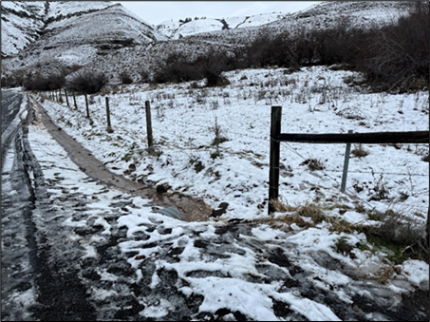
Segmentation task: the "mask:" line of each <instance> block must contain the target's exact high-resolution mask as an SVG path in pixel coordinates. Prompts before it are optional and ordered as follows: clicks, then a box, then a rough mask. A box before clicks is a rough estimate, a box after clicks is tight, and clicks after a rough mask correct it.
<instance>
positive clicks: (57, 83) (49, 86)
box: [23, 74, 66, 91]
mask: <svg viewBox="0 0 430 322" xmlns="http://www.w3.org/2000/svg"><path fill="white" fill-rule="evenodd" d="M65 82H66V81H65V78H64V74H60V75H55V74H53V75H48V76H45V77H44V76H40V75H37V76H34V77H31V76H29V77H28V78H27V79H26V80H25V81H24V83H23V86H24V88H25V89H26V90H30V91H32V90H36V91H52V90H57V89H60V88H62V87H63V85H64V84H65Z"/></svg>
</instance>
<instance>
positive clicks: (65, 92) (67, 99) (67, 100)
mask: <svg viewBox="0 0 430 322" xmlns="http://www.w3.org/2000/svg"><path fill="white" fill-rule="evenodd" d="M64 96H66V103H67V107H70V104H69V97H68V96H67V91H66V89H64Z"/></svg>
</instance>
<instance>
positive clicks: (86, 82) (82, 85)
mask: <svg viewBox="0 0 430 322" xmlns="http://www.w3.org/2000/svg"><path fill="white" fill-rule="evenodd" d="M107 82H108V78H107V76H106V75H105V74H104V73H103V72H100V71H95V70H85V71H80V72H78V73H77V74H76V75H75V76H74V77H73V78H72V79H70V80H69V81H68V84H67V87H68V88H69V89H70V90H72V91H75V92H81V93H86V94H95V93H97V92H99V91H100V90H101V89H102V88H103V86H104V85H106V84H107Z"/></svg>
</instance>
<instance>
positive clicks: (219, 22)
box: [157, 12, 287, 39]
mask: <svg viewBox="0 0 430 322" xmlns="http://www.w3.org/2000/svg"><path fill="white" fill-rule="evenodd" d="M286 16H287V14H285V13H281V12H278V13H276V12H274V13H262V14H258V15H254V16H244V17H229V18H222V19H212V18H211V19H210V18H204V19H195V20H192V21H189V22H184V21H178V22H174V21H165V22H163V23H161V24H159V25H158V26H157V30H158V31H160V32H161V33H163V34H164V35H165V36H167V37H169V38H171V39H179V38H181V37H186V36H191V35H196V34H200V33H206V32H213V31H223V30H229V29H242V28H247V27H259V26H262V25H264V24H268V23H271V22H275V21H278V20H280V19H283V18H285V17H286Z"/></svg>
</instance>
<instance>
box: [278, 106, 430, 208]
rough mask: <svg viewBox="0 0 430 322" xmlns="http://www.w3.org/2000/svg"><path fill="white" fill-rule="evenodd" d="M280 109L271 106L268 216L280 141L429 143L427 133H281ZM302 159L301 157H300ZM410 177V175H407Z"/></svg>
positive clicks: (279, 107)
mask: <svg viewBox="0 0 430 322" xmlns="http://www.w3.org/2000/svg"><path fill="white" fill-rule="evenodd" d="M281 118H282V107H281V106H272V114H271V129H270V138H271V140H270V170H269V214H270V213H272V212H273V211H274V209H273V206H271V204H270V201H272V200H278V196H279V163H280V162H279V160H280V143H281V141H290V142H302V143H317V144H337V143H371V144H375V143H379V144H385V143H426V144H428V143H429V131H414V132H412V131H411V132H373V133H348V134H332V133H330V134H299V133H281ZM302 157H303V156H302ZM408 175H410V174H408Z"/></svg>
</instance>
